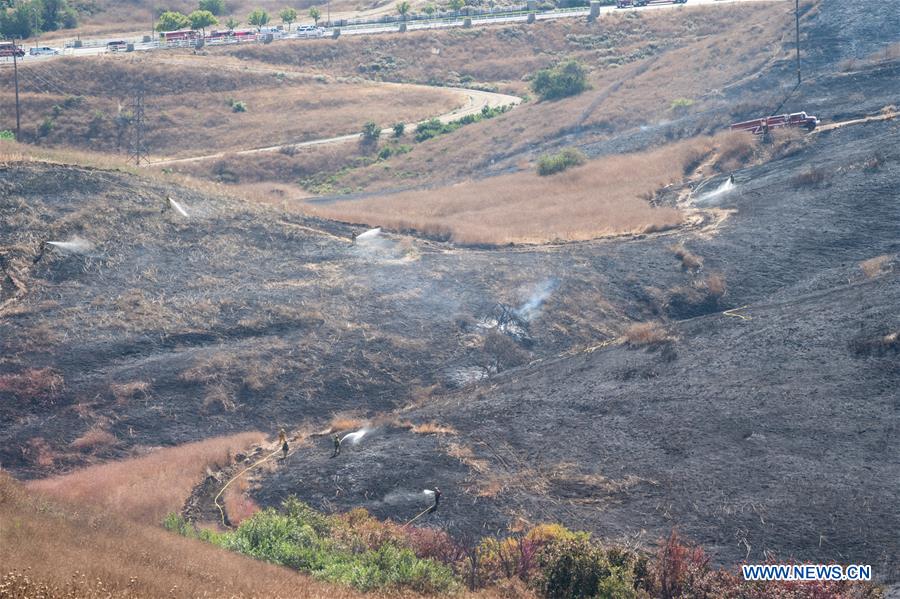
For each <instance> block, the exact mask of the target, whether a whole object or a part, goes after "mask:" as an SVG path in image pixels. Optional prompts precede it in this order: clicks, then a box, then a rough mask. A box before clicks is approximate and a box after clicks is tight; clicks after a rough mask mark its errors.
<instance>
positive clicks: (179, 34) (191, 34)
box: [160, 29, 201, 44]
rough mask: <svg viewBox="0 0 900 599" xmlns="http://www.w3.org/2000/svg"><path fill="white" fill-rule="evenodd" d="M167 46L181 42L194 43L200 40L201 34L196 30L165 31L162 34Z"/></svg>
mask: <svg viewBox="0 0 900 599" xmlns="http://www.w3.org/2000/svg"><path fill="white" fill-rule="evenodd" d="M160 35H161V36H162V38H163V41H165V42H166V43H167V44H174V43H179V42H192V41H195V40H198V39H200V37H201V36H200V32H199V31H196V30H194V29H179V30H178V31H163V32H162V33H161V34H160Z"/></svg>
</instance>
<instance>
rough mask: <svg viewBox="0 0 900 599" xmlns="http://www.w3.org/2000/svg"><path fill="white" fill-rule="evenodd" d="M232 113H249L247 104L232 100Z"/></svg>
mask: <svg viewBox="0 0 900 599" xmlns="http://www.w3.org/2000/svg"><path fill="white" fill-rule="evenodd" d="M231 111H232V112H247V103H246V102H244V101H243V100H232V101H231Z"/></svg>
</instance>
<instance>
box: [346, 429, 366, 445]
mask: <svg viewBox="0 0 900 599" xmlns="http://www.w3.org/2000/svg"><path fill="white" fill-rule="evenodd" d="M369 431H370V429H368V428H361V429H359V430H358V431H354V432H352V433H349V434H347V435H344V438H343V439H341V445H343V444H344V442H345V441H346V442H348V443H350V445H356V444H357V443H359V442H360V441H362V438H363V437H365V436H366V435H367V434H368V433H369Z"/></svg>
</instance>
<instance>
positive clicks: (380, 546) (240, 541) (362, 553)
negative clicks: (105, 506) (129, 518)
mask: <svg viewBox="0 0 900 599" xmlns="http://www.w3.org/2000/svg"><path fill="white" fill-rule="evenodd" d="M282 507H283V509H282V510H281V511H276V510H274V509H267V510H263V511H260V512H257V513H256V514H254V515H253V516H251V517H250V518H247V519H246V520H244V521H243V522H242V523H241V524H240V526H238V527H237V528H236V529H235V530H233V531H228V532H223V533H217V532H212V531H207V530H202V531H197V530H195V529H194V528H193V527H192V526H191V525H190V524H189V523H187V522H185V521H184V519H183V518H181V517H180V516H178V515H174V514H171V515H169V516H168V517H167V518H166V520H165V522H164V525H165V527H166V528H167V529H168V530H171V531H173V532H176V533H178V534H181V535H184V536H189V537H194V538H199V539H202V540H204V541H207V542H210V543H213V544H215V545H218V546H219V547H222V548H224V549H229V550H231V551H236V552H238V553H242V554H244V555H247V556H250V557H253V558H256V559H259V560H264V561H267V562H271V563H275V564H279V565H282V566H287V567H289V568H294V569H295V570H300V571H302V572H307V573H309V574H311V575H312V576H314V577H315V578H318V579H320V580H325V581H328V582H336V583H342V584H346V585H349V586H352V587H354V588H356V589H359V590H361V591H388V590H393V591H399V590H410V591H414V592H417V593H429V594H434V593H450V592H453V591H455V590H457V588H458V583H457V581H456V579H455V577H454V575H453V572H452V570H451V569H450V568H449V567H448V566H446V565H444V564H440V563H438V562H436V561H434V560H430V559H422V558H419V557H417V556H416V554H415V553H414V552H413V550H412V549H410V548H409V547H405V546H403V545H402V542H400V541H399V540H398V539H399V537H397V538H392V537H391V536H390V535H384V536H385V537H386V539H385V540H383V541H381V540H380V539H379V540H378V541H376V542H372V539H371V538H367V537H365V536H363V535H362V534H354V532H353V531H352V530H350V531H348V523H347V520H346V519H345V518H342V517H340V516H325V515H323V514H320V513H318V512H316V511H315V510H312V509H311V508H309V506H307V505H305V504H303V503H301V502H300V501H297V500H296V499H289V500H288V501H286V502H285V503H284V504H283V506H282ZM366 518H367V519H368V516H366ZM364 530H365V526H361V527H360V531H364ZM379 541H380V542H379Z"/></svg>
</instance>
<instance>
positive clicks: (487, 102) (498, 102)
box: [146, 67, 522, 167]
mask: <svg viewBox="0 0 900 599" xmlns="http://www.w3.org/2000/svg"><path fill="white" fill-rule="evenodd" d="M224 68H235V67H224ZM241 70H251V71H254V72H273V73H274V72H283V71H280V70H278V69H270V68H261V67H253V68H251V69H247V68H246V67H244V68H243V69H241ZM285 75H286V76H290V77H298V76H301V75H302V76H308V75H305V74H301V73H296V72H292V73H291V72H289V74H288V73H285ZM371 83H372V84H377V85H382V86H386V87H393V88H401V87H403V88H410V87H419V88H423V89H425V88H428V89H430V88H431V87H432V86H428V85H420V84H415V83H391V82H381V81H378V82H375V81H372V82H371ZM441 89H446V90H447V91H451V92H456V93H458V94H459V95H460V96H464V98H465V101H464V103H463V104H462V106H460V107H458V108H455V109H454V110H451V111H450V112H447V113H444V114H441V115H439V116H437V117H434V118H437V119H438V120H440V121H441V122H444V123H446V122H449V121H453V120H457V119H461V118H463V117H465V116H468V115H474V114H478V113H480V112H481V110H482V108H484V107H489V108H497V107H499V106H508V105H510V104H512V105H516V104H519V103H520V102H521V101H522V98H520V97H518V96H513V95H509V94H500V93H495V92H487V91H481V90H477V89H467V88H462V87H447V88H441ZM422 122H424V121H422ZM405 125H406V127H407V128H413V127H415V126H416V125H418V123H406V124H405ZM391 133H392V129H391V128H385V129H382V130H381V134H382V135H385V136H387V135H390V134H391ZM361 136H362V134H361V133H349V134H346V135H337V136H334V137H326V138H322V139H313V140H309V141H302V142H296V143H287V144H278V145H274V146H266V147H262V148H252V149H248V150H239V151H236V152H216V153H213V154H204V155H200V156H190V157H188V158H168V159H162V160H155V161H152V162H150V163H149V164H147V165H146V166H157V167H159V166H169V165H172V164H183V163H188V162H199V161H201V160H210V159H215V158H222V157H223V156H225V155H227V154H234V155H237V156H246V155H250V154H261V153H265V152H277V151H279V150H281V149H283V148H304V147H312V146H321V145H329V144H336V143H344V142H348V141H353V140H356V139H359V138H360V137H361Z"/></svg>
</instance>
